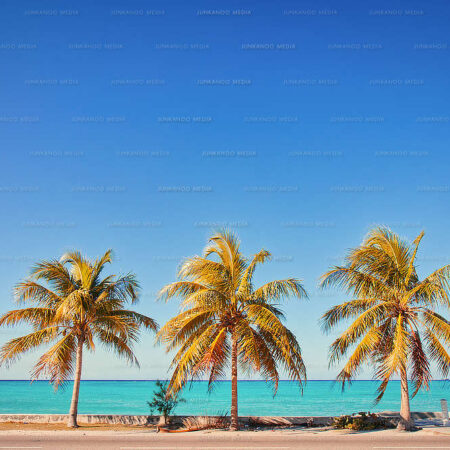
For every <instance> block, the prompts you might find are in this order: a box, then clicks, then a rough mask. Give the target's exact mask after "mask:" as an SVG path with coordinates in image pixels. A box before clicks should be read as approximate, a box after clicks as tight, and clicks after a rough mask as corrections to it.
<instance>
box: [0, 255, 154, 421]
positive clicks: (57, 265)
mask: <svg viewBox="0 0 450 450" xmlns="http://www.w3.org/2000/svg"><path fill="white" fill-rule="evenodd" d="M111 261H112V257H111V251H110V250H108V251H107V252H106V253H105V254H104V255H103V256H102V257H101V258H99V259H98V260H96V261H94V262H91V261H89V260H88V259H86V258H84V257H83V256H82V255H81V254H80V253H79V252H72V253H68V254H66V255H64V256H63V257H62V258H61V260H59V261H58V260H52V261H44V262H41V263H38V264H36V265H35V266H34V267H33V269H32V273H31V277H30V278H29V279H27V280H25V281H23V282H21V283H19V284H18V285H17V287H16V299H17V301H18V302H19V303H25V304H31V305H32V306H30V307H27V308H24V309H17V310H14V311H10V312H8V313H6V314H4V315H3V316H2V317H1V318H0V326H1V325H5V326H13V325H17V324H19V323H27V324H30V325H31V326H32V328H33V332H32V333H30V334H27V335H25V336H21V337H19V338H15V339H12V340H10V341H9V342H7V343H6V344H5V345H4V346H3V347H2V348H1V349H0V363H6V364H9V363H12V362H13V361H15V360H16V359H17V358H19V357H20V356H21V355H22V354H23V353H25V352H27V351H29V350H32V349H35V348H37V347H39V346H41V345H44V344H48V343H53V345H52V346H51V347H50V349H49V350H47V351H46V352H45V353H44V354H43V355H42V356H41V358H40V359H39V361H38V362H37V364H36V366H35V368H34V371H33V374H32V377H33V378H38V377H39V376H41V375H45V376H48V377H49V379H50V381H51V382H52V383H53V384H54V385H55V387H56V388H57V387H58V386H59V385H60V384H61V383H63V382H65V381H66V380H67V379H69V377H71V376H72V375H74V377H75V382H74V396H73V399H72V407H71V416H72V417H71V422H70V423H71V426H76V413H77V408H76V406H77V403H78V388H79V382H80V377H81V358H82V350H83V347H87V348H88V349H91V350H94V348H95V344H94V341H95V340H96V341H98V342H100V343H101V344H102V345H103V346H105V347H106V348H108V349H111V350H112V351H114V352H115V353H116V354H117V355H118V356H120V357H123V358H125V359H126V360H128V361H129V362H130V363H135V364H137V360H136V358H135V356H134V353H133V344H134V343H135V342H136V341H137V338H138V335H139V329H140V327H145V328H147V329H150V330H153V331H156V330H157V324H156V322H155V321H154V320H153V319H151V318H150V317H147V316H144V315H141V314H138V313H137V312H135V311H130V310H128V309H125V304H126V303H127V302H131V303H135V302H136V301H137V299H138V289H139V285H138V283H137V281H136V279H135V276H134V275H133V274H128V275H125V276H123V277H115V276H113V275H110V276H107V277H105V278H101V272H102V271H103V269H104V267H105V265H106V264H107V263H110V262H111ZM41 282H44V284H41Z"/></svg>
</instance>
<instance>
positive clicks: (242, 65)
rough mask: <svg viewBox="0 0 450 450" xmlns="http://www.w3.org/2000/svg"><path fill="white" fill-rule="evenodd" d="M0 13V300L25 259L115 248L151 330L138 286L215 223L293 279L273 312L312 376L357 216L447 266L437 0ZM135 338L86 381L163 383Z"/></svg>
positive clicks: (428, 267)
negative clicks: (416, 242)
mask: <svg viewBox="0 0 450 450" xmlns="http://www.w3.org/2000/svg"><path fill="white" fill-rule="evenodd" d="M92 3H94V2H92ZM187 3H189V4H187ZM0 16H1V18H0V58H1V62H2V65H1V69H0V93H1V100H2V101H1V104H0V145H1V146H0V148H1V153H0V162H1V163H0V174H1V178H0V205H1V211H2V220H1V221H0V231H1V236H2V244H1V251H0V269H1V270H0V312H4V311H6V310H8V309H11V307H12V296H11V292H12V288H13V286H14V284H15V283H16V282H17V281H19V280H20V279H21V278H23V277H24V276H26V275H27V273H28V271H29V268H30V266H31V264H32V263H33V262H35V261H37V260H40V259H46V258H52V257H58V256H60V255H61V254H63V253H64V252H65V251H67V250H69V249H73V248H76V249H80V250H81V251H82V252H83V253H85V254H87V255H89V256H92V257H94V256H97V255H99V254H101V253H102V252H103V251H104V250H106V249H107V248H113V249H114V251H115V254H116V262H115V263H114V266H113V267H112V270H113V271H114V272H127V271H134V272H135V273H136V274H137V276H138V279H139V280H140V281H141V284H142V287H143V292H142V300H141V303H140V305H139V310H140V311H141V312H143V313H146V314H149V315H151V316H153V317H155V318H156V319H158V321H159V322H160V323H163V322H164V321H165V320H167V319H168V318H169V317H170V316H171V314H173V313H174V312H175V311H176V309H177V305H176V302H173V303H171V304H168V305H165V304H161V303H155V292H157V291H158V290H159V288H161V287H162V286H163V285H164V284H166V283H168V282H171V281H173V280H174V278H175V274H176V268H177V265H178V263H179V262H180V260H181V258H183V257H186V256H190V255H193V254H196V253H199V252H200V251H201V250H202V248H203V246H204V245H205V243H206V240H207V237H208V235H209V234H210V232H211V230H212V229H213V228H214V227H216V226H220V225H225V226H229V227H231V228H233V229H234V230H235V231H236V232H237V233H238V234H239V236H240V238H241V240H242V242H243V244H242V248H243V251H244V252H245V253H247V254H252V253H254V252H256V251H257V250H259V249H260V248H262V247H264V248H266V249H268V250H270V251H271V252H272V253H273V255H274V259H273V261H272V262H271V263H269V264H267V265H266V266H265V267H263V268H261V270H260V271H259V273H258V275H257V280H258V281H259V282H264V281H268V280H270V279H274V278H283V277H288V276H297V277H299V278H301V279H303V280H304V281H305V285H306V287H307V289H308V291H309V292H310V297H311V299H310V300H309V301H308V302H303V303H298V302H296V301H290V302H289V303H287V304H286V306H285V311H286V313H287V316H288V325H289V327H290V328H291V329H292V330H293V331H294V332H295V333H296V334H297V336H298V338H299V340H300V342H301V344H302V347H303V351H304V356H305V360H306V363H307V366H308V369H309V370H308V374H309V378H311V379H329V378H333V377H334V376H335V374H336V370H337V369H331V370H328V368H327V361H326V358H327V347H328V345H329V343H330V342H331V339H332V337H330V336H323V335H322V334H321V332H320V329H319V327H318V325H317V321H318V319H319V317H320V315H321V314H322V313H323V312H324V311H325V310H326V309H327V308H328V307H330V306H331V305H333V304H335V303H336V302H339V301H342V300H343V299H345V297H344V296H343V295H342V294H341V293H336V292H325V293H323V292H318V290H317V280H318V278H319V276H320V275H321V274H322V273H323V272H324V271H325V270H326V269H327V268H328V267H329V266H330V265H332V264H335V263H337V262H338V261H339V259H340V258H341V257H342V256H343V255H344V254H345V252H346V250H347V249H348V248H350V247H352V246H356V245H358V244H359V243H360V242H361V240H362V238H363V237H364V235H365V234H366V233H367V231H368V230H369V229H370V227H371V226H373V225H374V224H386V225H390V226H391V227H392V228H393V229H394V230H395V231H397V232H398V233H399V234H401V235H402V236H405V237H407V238H410V239H413V238H414V237H415V236H416V235H417V234H418V233H419V232H420V231H421V230H422V229H424V230H425V231H426V236H425V239H424V240H423V241H422V242H423V244H422V248H421V252H422V253H421V255H420V257H421V258H420V260H419V270H420V273H421V275H426V274H428V273H429V272H431V271H433V269H435V268H436V267H438V266H439V267H440V266H442V265H444V264H446V263H448V262H449V259H450V258H449V256H450V243H449V240H448V237H447V236H448V229H449V222H450V211H449V195H450V183H449V178H448V173H449V172H448V171H449V162H450V156H449V150H448V138H449V125H450V113H449V109H448V105H449V92H450V91H449V77H448V74H449V69H450V59H449V57H448V54H449V48H448V45H449V31H448V22H449V18H450V17H449V16H450V6H449V5H448V3H447V2H446V1H437V0H434V1H429V2H418V1H390V2H387V1H386V2H382V1H380V2H375V1H372V2H359V1H340V2H333V1H329V2H321V1H319V2H317V1H315V2H313V1H304V2H303V1H302V2H300V1H297V2H289V1H280V2H269V1H248V2H233V1H227V2H218V1H208V2H206V1H204V2H181V1H172V0H167V1H157V0H155V1H138V0H136V1H134V0H131V1H97V2H95V4H91V2H88V1H81V2H80V1H69V0H64V1H41V2H39V5H37V3H36V2H34V1H28V2H27V1H19V0H16V1H12V0H5V1H4V2H3V3H2V6H1V14H0ZM23 331H25V329H17V330H8V329H2V330H0V341H1V342H4V341H5V340H6V339H9V338H11V337H13V336H16V335H18V334H19V333H20V332H23ZM136 351H137V354H138V356H139V359H140V360H141V369H140V370H137V369H133V368H129V367H127V366H126V365H125V363H123V362H121V361H119V360H117V359H115V358H112V357H111V355H110V354H108V353H103V352H102V351H100V350H99V351H98V352H97V353H96V354H95V355H93V356H91V355H89V356H88V357H87V361H86V364H85V366H84V377H85V378H120V379H121V378H126V379H133V378H135V379H138V378H143V379H147V378H157V377H165V376H166V371H167V366H168V362H169V360H170V359H169V357H168V356H167V355H165V353H164V351H163V349H162V348H154V347H153V337H152V336H150V335H144V337H143V339H142V342H141V344H140V345H139V346H138V347H137V348H136ZM36 358H37V354H36V353H35V354H31V355H29V356H27V357H24V358H23V359H22V360H21V362H20V363H17V364H16V365H14V366H13V367H12V368H11V369H9V370H5V369H3V368H2V369H1V372H0V378H27V377H28V374H29V371H30V368H31V366H32V363H33V362H34V361H35V360H36ZM361 377H363V378H368V377H370V372H366V373H363V374H361Z"/></svg>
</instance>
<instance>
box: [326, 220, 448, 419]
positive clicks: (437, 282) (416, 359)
mask: <svg viewBox="0 0 450 450" xmlns="http://www.w3.org/2000/svg"><path fill="white" fill-rule="evenodd" d="M423 235H424V233H423V232H422V233H421V234H420V235H419V236H418V237H417V238H416V239H415V240H414V242H413V244H412V245H409V244H408V243H406V242H405V241H403V240H401V239H400V238H399V237H398V236H397V235H396V234H395V233H393V232H392V231H390V230H389V229H387V228H382V227H380V228H375V229H374V230H373V231H372V232H371V233H370V234H369V235H368V237H367V238H366V239H365V240H364V242H363V243H362V245H361V246H360V247H357V248H355V249H353V250H351V251H350V252H349V254H348V256H347V258H346V263H345V265H343V266H338V267H334V268H333V269H331V270H330V271H329V272H327V273H326V274H325V275H323V277H322V283H321V284H322V286H323V287H327V286H337V287H342V288H344V289H345V290H346V291H347V292H348V293H349V294H350V295H352V297H354V299H353V300H351V301H349V302H346V303H343V304H341V305H337V306H335V307H333V308H331V309H330V310H328V311H327V312H326V313H325V314H324V315H323V316H322V325H323V328H324V329H325V330H326V331H329V330H330V329H332V328H333V327H335V326H336V325H337V324H338V323H339V322H341V321H343V320H348V319H351V320H353V322H352V323H351V325H350V326H349V327H348V328H347V330H346V331H344V333H343V334H341V336H339V337H338V338H337V339H336V340H335V341H334V342H333V344H332V345H331V349H330V363H336V362H339V361H340V360H341V359H343V358H344V357H346V356H347V353H348V352H349V351H350V349H352V348H353V351H352V353H351V354H350V356H349V358H348V360H347V363H346V365H345V366H344V368H343V369H342V371H341V372H340V374H339V375H338V379H339V380H340V381H342V383H343V384H344V383H345V382H346V381H350V380H351V379H352V378H353V377H354V376H355V375H356V374H357V373H358V370H359V369H360V368H361V366H362V365H363V364H364V363H365V362H368V361H370V362H372V363H373V364H374V365H375V368H376V370H375V376H376V378H377V379H381V385H380V387H379V395H378V397H377V401H379V400H380V399H381V398H382V396H383V394H384V392H385V390H386V387H387V384H388V382H389V380H390V379H391V377H392V376H393V375H395V374H396V375H399V376H400V377H401V378H402V389H403V390H404V391H405V390H407V388H408V385H407V382H406V381H407V379H408V370H409V376H410V379H411V380H412V381H413V383H414V393H413V395H415V394H416V393H417V391H418V390H419V389H420V388H421V387H424V386H425V387H427V386H428V383H429V381H430V379H431V373H430V368H429V358H430V359H431V360H434V361H435V362H437V365H438V368H439V369H440V371H441V373H442V375H443V376H444V377H446V376H447V375H448V373H449V367H450V355H449V354H448V352H447V351H446V350H445V347H446V346H448V345H450V323H449V322H448V321H447V320H446V319H444V318H443V317H442V316H440V315H439V314H437V313H436V312H435V311H434V310H433V309H434V307H436V306H439V307H444V308H448V307H450V302H449V297H448V293H449V281H450V278H449V275H450V265H446V266H444V267H442V268H440V269H438V270H436V271H435V272H434V273H432V274H431V275H430V276H428V277H427V278H425V279H424V280H423V281H420V280H419V277H418V274H417V271H416V266H415V258H416V254H417V250H418V247H419V244H420V242H421V240H422V238H423ZM427 354H428V357H427ZM406 398H408V397H407V395H406ZM402 399H403V397H402ZM402 408H403V409H404V410H405V411H406V409H407V410H408V411H407V413H405V414H406V415H407V416H408V417H403V418H404V419H405V420H404V422H410V418H409V402H408V404H407V405H403V407H402Z"/></svg>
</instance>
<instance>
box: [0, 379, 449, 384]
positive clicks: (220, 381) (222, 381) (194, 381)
mask: <svg viewBox="0 0 450 450" xmlns="http://www.w3.org/2000/svg"><path fill="white" fill-rule="evenodd" d="M165 380H167V378H148V379H143V378H142V379H132V378H129V379H128V378H127V379H84V380H83V379H82V380H81V382H83V381H165ZM2 381H29V382H30V383H36V382H39V381H41V382H42V381H46V382H50V380H30V379H25V378H17V379H13V378H11V379H0V382H2ZM66 381H73V379H70V380H66ZM230 381H231V380H216V381H215V383H224V382H230ZM239 381H249V382H258V383H259V382H263V383H269V384H270V383H271V382H270V381H266V380H248V379H241V380H238V382H239ZM278 381H279V382H280V381H290V382H293V383H297V382H298V381H296V380H285V379H284V380H278ZM308 381H334V382H337V383H340V381H338V380H336V379H311V380H306V381H304V382H302V383H303V384H305V383H307V382H308ZM357 381H377V382H378V381H382V380H377V379H366V378H365V379H361V380H352V381H350V382H348V383H350V384H351V383H355V382H357ZM390 381H400V379H398V380H397V379H393V380H390ZM409 381H411V380H409ZM431 381H450V378H436V379H432V380H431ZM192 382H193V383H196V382H201V383H208V380H193V381H192ZM192 382H191V381H190V382H188V383H187V384H190V383H192Z"/></svg>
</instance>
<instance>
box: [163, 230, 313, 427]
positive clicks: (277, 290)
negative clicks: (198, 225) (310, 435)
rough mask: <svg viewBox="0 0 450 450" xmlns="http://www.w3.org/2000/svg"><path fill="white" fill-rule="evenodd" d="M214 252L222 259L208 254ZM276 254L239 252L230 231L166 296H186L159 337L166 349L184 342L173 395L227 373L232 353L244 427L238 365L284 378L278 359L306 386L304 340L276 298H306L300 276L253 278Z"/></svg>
mask: <svg viewBox="0 0 450 450" xmlns="http://www.w3.org/2000/svg"><path fill="white" fill-rule="evenodd" d="M211 255H214V256H215V257H216V258H215V259H209V257H210V256H211ZM269 258H270V253H269V252H267V251H266V250H261V251H260V252H259V253H257V254H256V255H255V256H254V257H253V259H252V260H251V261H248V260H246V259H245V258H244V257H243V256H242V254H241V253H240V251H239V241H238V240H237V238H236V237H235V236H234V235H232V234H231V233H229V232H226V231H223V232H219V233H217V234H215V235H214V236H213V237H211V239H210V244H209V245H208V246H207V247H206V248H205V250H204V254H203V256H194V257H191V258H188V259H187V260H185V261H184V263H183V264H182V265H181V267H180V269H179V272H178V278H179V281H177V282H175V283H171V284H169V285H167V286H165V287H164V288H163V289H162V290H161V292H160V297H162V298H165V299H169V298H171V297H181V298H182V299H183V302H182V303H181V311H180V313H179V314H178V315H177V316H175V317H174V318H172V319H171V320H169V321H168V322H167V323H166V325H165V326H164V327H163V328H162V329H161V330H160V332H159V333H158V335H157V339H158V341H159V342H163V343H165V344H166V346H167V351H170V350H173V349H175V348H178V352H177V353H176V355H175V357H174V359H173V361H172V364H171V368H174V372H173V376H172V379H171V380H170V383H169V386H168V393H169V395H171V394H176V393H177V392H179V391H180V390H181V389H182V388H183V386H184V385H185V384H186V382H187V380H188V378H190V377H191V378H200V377H202V376H203V375H209V383H208V386H209V388H211V387H212V386H213V383H214V381H216V380H217V379H219V378H223V377H224V376H225V375H226V368H227V364H228V361H229V359H230V358H231V398H232V400H231V427H230V428H231V429H232V430H237V429H238V392H237V377H238V363H239V364H240V366H241V368H242V369H244V370H245V371H247V373H250V372H253V371H258V372H260V373H261V374H262V376H263V377H264V378H265V380H266V381H270V382H272V383H273V387H274V394H275V393H276V390H277V387H278V381H279V374H278V365H281V366H283V367H284V368H285V369H286V372H287V374H288V376H289V377H290V378H292V379H294V380H297V381H298V382H299V384H300V387H302V383H303V382H304V381H305V380H306V370H305V365H304V363H303V359H302V355H301V351H300V346H299V344H298V342H297V339H296V338H295V336H294V335H293V334H292V333H291V332H290V331H289V330H288V329H287V328H286V327H285V326H284V325H283V320H284V316H283V313H282V312H281V310H280V309H279V308H278V306H277V305H276V303H275V302H276V301H278V300H281V299H282V298H283V297H287V296H290V295H293V296H296V297H299V298H301V297H306V292H305V290H304V288H303V287H302V285H301V283H300V280H298V279H296V278H289V279H286V280H277V281H271V282H270V283H267V284H265V285H264V286H262V287H260V288H258V289H254V288H253V283H252V278H253V273H254V271H255V268H256V266H257V265H258V264H262V263H264V262H265V261H266V260H267V259H269Z"/></svg>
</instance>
